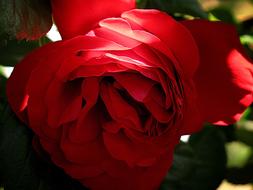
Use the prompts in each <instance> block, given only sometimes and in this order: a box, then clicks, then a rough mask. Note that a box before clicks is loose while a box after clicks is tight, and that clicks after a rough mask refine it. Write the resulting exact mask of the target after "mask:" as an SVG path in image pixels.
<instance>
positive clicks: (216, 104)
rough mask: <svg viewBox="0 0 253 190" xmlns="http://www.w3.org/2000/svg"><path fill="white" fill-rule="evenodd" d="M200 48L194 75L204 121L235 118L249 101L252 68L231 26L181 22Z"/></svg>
mask: <svg viewBox="0 0 253 190" xmlns="http://www.w3.org/2000/svg"><path fill="white" fill-rule="evenodd" d="M182 24H184V26H185V27H187V28H188V29H189V30H190V31H191V33H192V35H193V37H194V39H195V41H196V43H197V45H198V48H199V51H200V59H201V61H200V66H199V68H198V70H197V72H196V74H195V76H194V82H195V84H196V90H197V93H198V104H199V107H200V111H201V113H203V114H204V118H205V120H206V121H208V122H212V123H216V124H230V123H234V122H236V121H237V120H238V119H239V118H240V116H241V114H242V113H243V111H244V110H245V108H246V107H247V106H249V105H250V104H251V103H252V92H253V77H252V75H253V68H252V64H251V63H250V61H249V59H248V58H247V57H246V55H245V53H244V52H243V48H242V46H241V44H240V41H239V38H238V35H237V33H236V31H235V29H234V28H233V27H232V26H230V25H227V24H224V23H221V22H210V21H205V20H194V21H184V22H182Z"/></svg>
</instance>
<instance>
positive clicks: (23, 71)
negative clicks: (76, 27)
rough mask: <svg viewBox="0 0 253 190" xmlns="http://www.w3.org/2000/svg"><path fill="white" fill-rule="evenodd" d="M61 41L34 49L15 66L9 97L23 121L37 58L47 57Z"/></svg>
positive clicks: (10, 79) (7, 90)
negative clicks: (28, 87) (29, 85)
mask: <svg viewBox="0 0 253 190" xmlns="http://www.w3.org/2000/svg"><path fill="white" fill-rule="evenodd" d="M60 44H61V42H56V43H50V44H47V45H45V46H43V47H41V48H38V49H36V50H34V51H33V52H32V53H30V54H29V55H28V56H26V57H25V58H24V59H23V60H22V61H21V62H20V63H19V64H17V65H16V66H15V69H14V71H13V73H12V75H11V77H10V78H9V80H8V81H7V89H6V93H7V97H8V101H9V103H10V105H11V107H12V109H13V111H14V112H15V113H16V114H17V115H18V116H19V118H20V119H21V120H22V121H25V120H26V118H25V113H24V110H25V108H26V106H27V101H28V97H29V96H28V93H27V82H28V80H29V78H30V75H31V73H32V71H33V70H34V68H36V67H37V65H38V62H39V61H37V59H35V58H38V59H39V58H41V57H42V56H44V57H45V55H47V54H48V53H47V52H51V51H52V50H53V49H55V48H56V47H58V45H60Z"/></svg>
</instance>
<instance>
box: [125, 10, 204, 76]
mask: <svg viewBox="0 0 253 190" xmlns="http://www.w3.org/2000/svg"><path fill="white" fill-rule="evenodd" d="M121 17H122V18H124V19H127V20H128V22H130V23H135V24H138V25H139V26H141V27H142V28H143V29H145V30H146V31H148V32H150V33H152V34H154V35H155V36H156V37H158V38H159V39H160V40H161V41H163V42H164V43H165V44H166V45H167V46H168V47H169V49H170V50H171V51H172V52H173V54H174V55H175V57H176V58H177V60H178V61H179V64H180V67H181V68H182V70H183V72H184V74H185V76H192V75H193V74H194V72H195V71H196V69H197V67H198V63H199V55H198V50H197V46H196V44H195V42H194V39H193V37H192V36H191V34H190V32H189V31H188V30H187V29H186V28H185V27H184V26H183V25H181V24H180V23H179V22H177V21H175V20H174V19H172V17H170V16H168V15H167V14H166V13H163V12H160V11H157V10H140V9H135V10H131V11H127V12H124V13H123V14H122V16H121Z"/></svg>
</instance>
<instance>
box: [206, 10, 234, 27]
mask: <svg viewBox="0 0 253 190" xmlns="http://www.w3.org/2000/svg"><path fill="white" fill-rule="evenodd" d="M210 13H211V14H212V15H213V16H215V17H216V18H217V19H219V20H221V21H223V22H226V23H230V24H236V19H235V17H234V15H233V13H232V11H231V9H228V8H226V7H217V8H215V9H213V10H211V11H210Z"/></svg>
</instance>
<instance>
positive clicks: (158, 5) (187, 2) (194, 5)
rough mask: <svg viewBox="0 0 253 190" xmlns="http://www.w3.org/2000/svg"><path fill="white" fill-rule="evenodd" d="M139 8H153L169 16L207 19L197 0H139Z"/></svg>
mask: <svg viewBox="0 0 253 190" xmlns="http://www.w3.org/2000/svg"><path fill="white" fill-rule="evenodd" d="M138 6H139V7H140V8H146V9H150V8H154V9H159V10H162V11H165V12H167V13H169V14H182V15H191V16H194V17H199V18H208V15H207V13H205V12H204V11H203V9H202V7H201V5H200V4H199V2H198V1H197V0H141V1H139V2H138Z"/></svg>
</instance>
